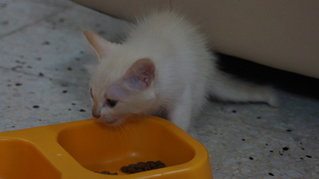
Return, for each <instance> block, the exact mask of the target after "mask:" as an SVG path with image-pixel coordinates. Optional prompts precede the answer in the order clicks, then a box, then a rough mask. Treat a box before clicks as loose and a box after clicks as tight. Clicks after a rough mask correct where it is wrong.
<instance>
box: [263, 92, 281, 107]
mask: <svg viewBox="0 0 319 179" xmlns="http://www.w3.org/2000/svg"><path fill="white" fill-rule="evenodd" d="M266 96H267V98H266V102H267V103H268V104H269V105H270V106H271V107H274V108H277V107H279V100H278V97H277V94H276V92H275V90H274V89H273V88H270V89H269V90H268V93H267V95H266Z"/></svg>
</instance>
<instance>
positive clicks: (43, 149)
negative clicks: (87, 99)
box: [0, 116, 212, 179]
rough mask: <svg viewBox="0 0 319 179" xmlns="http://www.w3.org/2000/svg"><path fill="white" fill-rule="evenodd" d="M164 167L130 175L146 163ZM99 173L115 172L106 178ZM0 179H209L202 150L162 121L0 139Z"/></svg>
mask: <svg viewBox="0 0 319 179" xmlns="http://www.w3.org/2000/svg"><path fill="white" fill-rule="evenodd" d="M158 160H160V161H161V162H163V163H164V164H165V165H166V167H164V168H160V169H154V170H148V171H144V172H138V173H134V174H127V173H123V172H122V171H121V170H120V168H121V167H122V166H127V165H129V164H134V163H138V162H146V161H158ZM100 171H109V172H116V173H118V175H105V174H101V173H99V172H100ZM0 178H1V179H26V178H27V179H108V178H109V179H128V178H141V179H178V178H180V179H211V178H212V172H211V167H210V164H209V157H208V152H207V150H206V149H205V148H204V146H203V145H202V144H200V143H199V142H198V141H196V140H195V139H194V138H192V137H191V136H189V135H188V134H187V133H185V132H184V131H183V130H181V129H180V128H178V127H176V126H175V125H174V124H172V123H170V122H169V121H167V120H165V119H161V118H158V117H151V116H134V117H131V118H130V119H128V120H126V122H125V123H124V124H123V125H121V126H117V127H112V126H105V125H103V124H101V123H99V122H97V121H96V120H94V119H86V120H80V121H75V122H69V123H62V124H56V125H49V126H43V127H35V128H29V129H23V130H17V131H9V132H2V133H0Z"/></svg>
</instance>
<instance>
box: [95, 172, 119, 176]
mask: <svg viewBox="0 0 319 179" xmlns="http://www.w3.org/2000/svg"><path fill="white" fill-rule="evenodd" d="M97 173H101V174H104V175H118V173H116V172H114V173H112V172H109V171H101V172H97Z"/></svg>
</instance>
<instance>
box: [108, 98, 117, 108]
mask: <svg viewBox="0 0 319 179" xmlns="http://www.w3.org/2000/svg"><path fill="white" fill-rule="evenodd" d="M106 104H107V105H108V106H109V107H111V108H113V107H115V106H116V104H117V101H116V100H113V99H106Z"/></svg>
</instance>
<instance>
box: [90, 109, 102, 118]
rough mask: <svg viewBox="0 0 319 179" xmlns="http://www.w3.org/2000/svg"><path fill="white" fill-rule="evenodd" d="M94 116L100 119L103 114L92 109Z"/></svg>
mask: <svg viewBox="0 0 319 179" xmlns="http://www.w3.org/2000/svg"><path fill="white" fill-rule="evenodd" d="M92 116H93V117H95V118H97V119H98V118H100V117H101V113H100V111H99V110H95V109H94V108H93V109H92Z"/></svg>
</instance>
